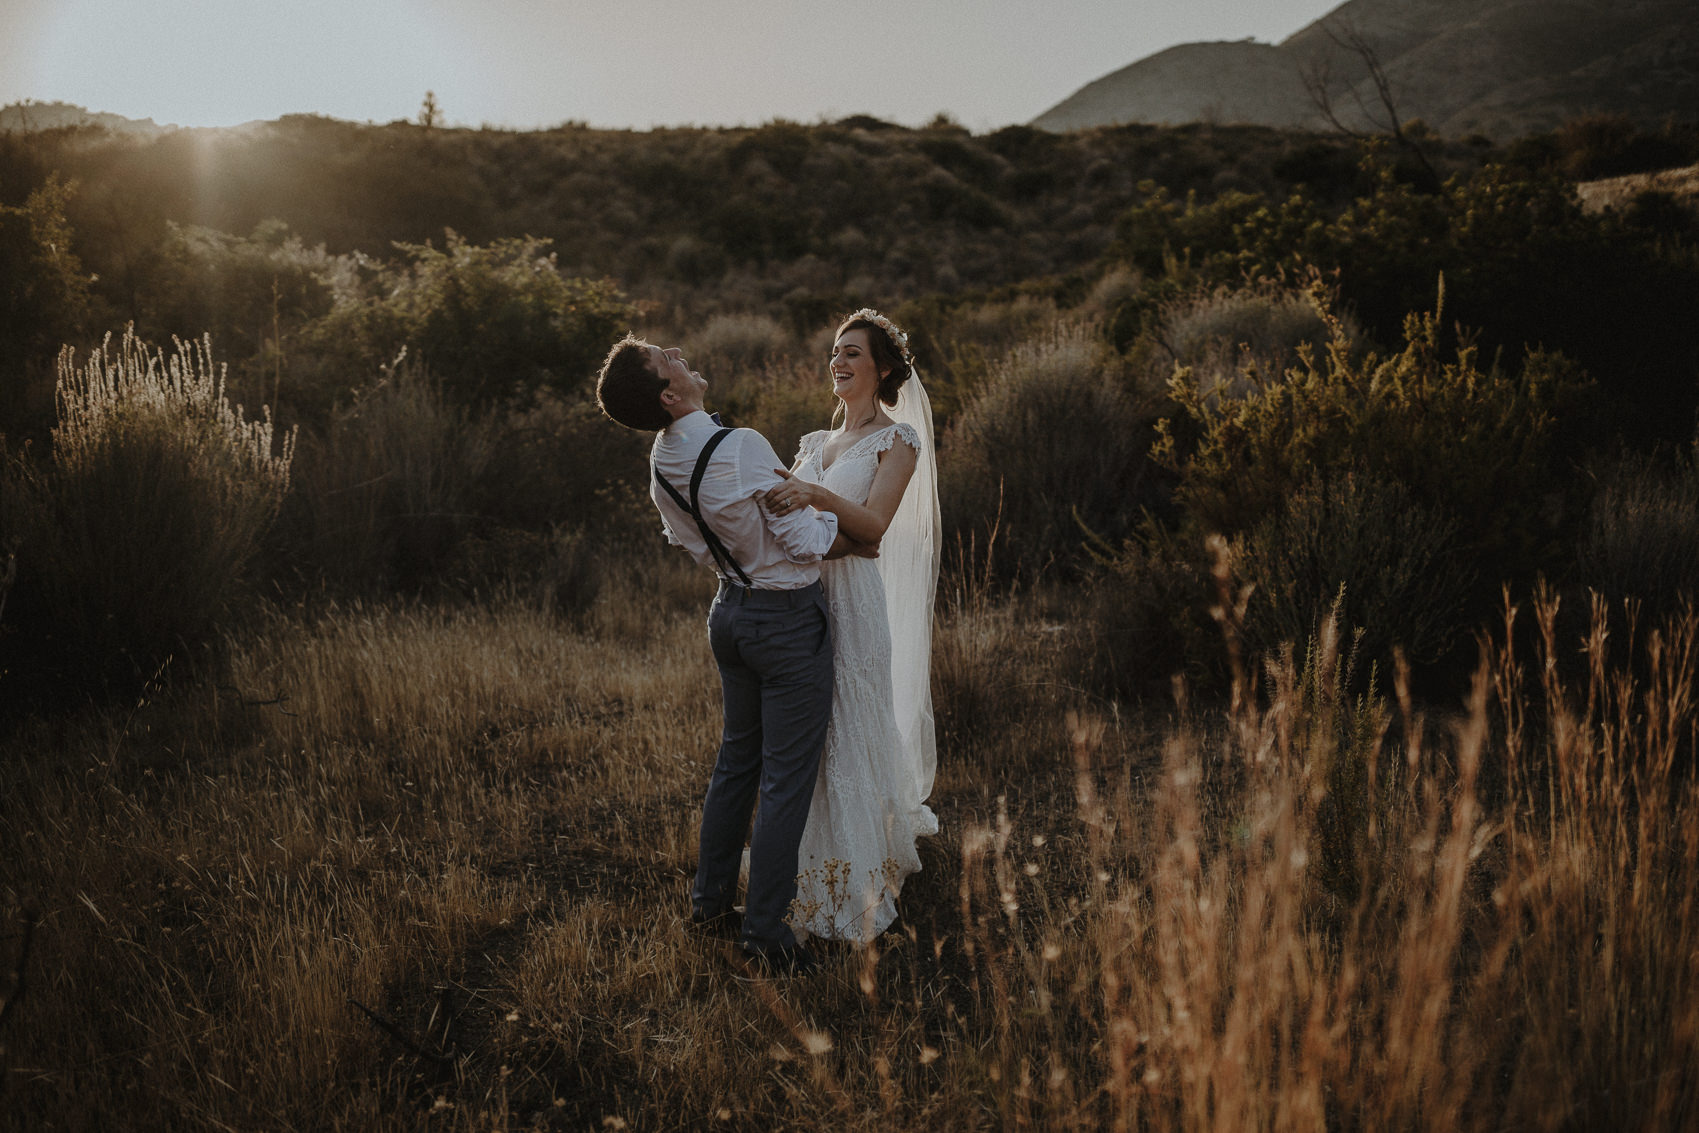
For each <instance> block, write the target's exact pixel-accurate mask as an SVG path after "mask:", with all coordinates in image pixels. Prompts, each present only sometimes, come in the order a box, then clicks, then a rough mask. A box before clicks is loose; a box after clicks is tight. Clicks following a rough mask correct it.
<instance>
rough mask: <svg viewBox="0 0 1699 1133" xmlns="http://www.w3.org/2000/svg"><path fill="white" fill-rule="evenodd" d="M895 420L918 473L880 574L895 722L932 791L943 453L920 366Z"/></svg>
mask: <svg viewBox="0 0 1699 1133" xmlns="http://www.w3.org/2000/svg"><path fill="white" fill-rule="evenodd" d="M890 414H891V417H892V419H893V420H895V421H898V422H900V423H906V424H909V425H912V426H913V427H914V431H915V432H916V433H918V434H920V459H919V460H918V461H917V462H916V463H915V468H914V476H913V477H912V478H911V479H910V480H909V483H908V489H907V490H906V491H905V492H903V499H902V502H901V503H900V504H898V505H897V511H896V514H895V515H893V516H892V517H891V523H890V526H889V527H887V528H886V530H885V538H884V539H883V540H882V541H881V542H880V544H879V557H878V558H877V559H875V560H874V561H875V562H877V563H878V564H879V577H880V580H881V581H882V582H883V583H884V585H885V610H886V613H887V615H888V617H889V618H890V622H891V686H892V694H893V705H894V707H895V709H896V716H897V728H898V730H899V731H900V732H901V734H902V740H903V750H904V752H905V753H906V754H907V755H908V757H909V758H908V760H907V761H906V762H907V765H908V766H909V767H910V768H911V769H912V770H913V772H914V776H915V787H916V789H917V791H918V794H917V795H916V796H915V798H914V799H913V800H912V801H913V804H914V806H915V807H917V808H918V807H919V805H920V803H922V802H924V801H925V800H926V798H927V797H928V796H929V795H931V794H932V780H933V778H934V776H935V775H936V773H937V770H938V739H937V734H936V732H935V730H934V727H933V721H932V606H933V602H934V600H935V598H936V597H937V592H938V559H939V555H940V554H941V553H942V550H943V526H942V523H941V520H940V517H939V514H938V456H937V450H936V448H935V446H934V444H933V436H932V402H931V400H930V399H929V398H928V397H927V396H926V389H925V387H923V386H922V385H921V384H920V374H919V372H918V371H917V372H915V373H914V375H913V376H912V377H910V378H909V380H908V381H906V382H904V383H903V384H902V387H901V388H900V389H899V390H898V391H897V404H896V406H895V407H894V408H892V409H891V411H890Z"/></svg>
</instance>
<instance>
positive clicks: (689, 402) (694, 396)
mask: <svg viewBox="0 0 1699 1133" xmlns="http://www.w3.org/2000/svg"><path fill="white" fill-rule="evenodd" d="M649 364H650V365H651V366H653V367H654V368H655V376H656V377H658V378H660V379H661V380H662V381H664V382H666V383H667V388H666V389H664V390H662V391H661V402H662V404H664V405H666V406H667V407H668V408H669V409H670V408H672V407H674V406H687V407H693V408H696V409H700V408H701V407H702V395H703V394H704V393H705V392H706V391H707V389H708V380H707V379H706V378H704V377H703V376H702V375H701V374H699V373H697V372H696V371H695V370H692V369H691V368H690V363H688V362H686V361H685V360H684V355H683V354H682V353H681V352H680V351H679V348H678V347H676V346H669V347H667V348H666V349H664V350H663V349H662V348H661V347H659V346H651V347H649Z"/></svg>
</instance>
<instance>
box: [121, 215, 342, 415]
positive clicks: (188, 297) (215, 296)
mask: <svg viewBox="0 0 1699 1133" xmlns="http://www.w3.org/2000/svg"><path fill="white" fill-rule="evenodd" d="M343 268H344V265H342V264H339V263H337V262H336V260H335V258H334V257H332V256H330V255H328V254H327V253H326V252H325V250H324V247H323V246H322V245H320V246H319V247H317V248H308V247H306V246H305V245H304V244H303V243H302V242H301V240H300V238H299V237H296V236H292V235H291V234H290V233H289V229H288V226H287V225H285V224H283V222H281V221H276V220H272V221H266V222H265V223H263V224H261V225H259V226H258V227H257V228H256V229H255V230H254V232H253V234H252V235H251V236H248V237H239V236H230V235H227V234H225V233H223V232H217V231H214V230H212V229H209V228H201V227H198V226H195V225H179V224H172V225H170V226H169V227H168V234H167V237H166V240H165V242H164V244H163V247H162V249H161V262H160V263H159V264H158V265H157V274H156V276H155V277H154V278H153V279H152V280H151V281H150V286H149V287H148V289H147V291H146V292H145V293H143V294H142V295H141V296H140V301H141V304H142V305H143V311H142V313H141V321H142V322H143V324H144V330H145V331H147V332H151V333H157V334H160V335H166V334H172V335H182V334H187V333H190V331H191V328H194V329H199V330H204V332H205V333H208V334H210V335H212V337H213V340H214V341H216V342H218V343H219V344H220V346H221V347H222V349H223V350H224V351H225V353H226V354H227V355H230V356H232V357H234V358H235V359H238V360H239V361H238V362H237V363H236V364H235V366H234V367H233V368H234V369H235V370H236V371H237V372H238V373H240V374H243V376H244V377H246V378H249V379H257V378H259V377H260V375H262V374H264V375H265V377H266V378H268V379H271V378H273V377H274V375H276V374H278V373H279V372H280V369H281V367H282V364H283V360H282V358H281V356H280V353H281V352H282V351H283V348H284V343H285V342H286V341H289V340H291V339H292V338H293V337H294V335H295V334H296V333H298V332H299V331H300V329H301V328H302V327H303V326H305V325H306V324H308V323H310V322H312V321H313V320H315V319H320V318H323V317H324V316H325V315H327V314H329V312H330V309H331V297H332V286H331V283H330V282H329V281H330V280H331V279H333V278H335V276H336V275H337V274H338V272H339V271H340V270H343ZM250 384H254V383H253V382H251V381H250ZM261 384H263V385H264V386H270V385H271V381H270V380H267V381H264V382H263V383H261ZM279 384H281V383H279Z"/></svg>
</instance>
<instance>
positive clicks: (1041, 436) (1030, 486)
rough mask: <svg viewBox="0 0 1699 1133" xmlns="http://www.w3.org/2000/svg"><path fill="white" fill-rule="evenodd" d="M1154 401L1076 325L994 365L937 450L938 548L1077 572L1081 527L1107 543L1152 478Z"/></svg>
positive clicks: (1013, 567) (1017, 565) (1014, 565)
mask: <svg viewBox="0 0 1699 1133" xmlns="http://www.w3.org/2000/svg"><path fill="white" fill-rule="evenodd" d="M1158 404H1159V403H1158V399H1157V398H1156V397H1155V395H1153V394H1151V393H1148V392H1144V391H1140V390H1137V389H1135V388H1132V387H1131V386H1130V384H1129V383H1128V381H1127V380H1126V378H1125V375H1124V374H1123V372H1122V367H1121V364H1120V362H1119V361H1118V360H1117V359H1116V358H1115V357H1114V355H1113V354H1112V353H1110V352H1109V351H1107V350H1106V349H1105V348H1104V347H1103V346H1102V345H1101V344H1100V343H1099V341H1098V339H1097V336H1096V335H1095V333H1093V331H1091V330H1090V329H1089V328H1087V327H1085V326H1081V325H1078V324H1074V325H1064V326H1061V327H1058V328H1056V329H1055V330H1054V331H1053V332H1052V333H1051V334H1050V335H1049V336H1048V337H1045V338H1041V339H1038V340H1036V341H1033V342H1029V343H1027V344H1025V345H1023V346H1019V347H1017V348H1015V349H1014V350H1012V351H1010V353H1009V354H1008V355H1007V356H1005V357H1004V358H1002V359H1001V360H1000V361H998V362H997V363H995V364H994V365H993V366H992V368H991V371H990V373H989V374H988V375H987V377H986V379H985V381H984V384H983V385H982V386H981V387H980V388H979V389H978V390H977V391H976V392H975V394H974V395H973V397H972V399H971V400H969V402H968V403H967V405H966V406H965V408H963V410H962V412H961V414H960V415H959V416H958V417H957V418H956V419H955V421H954V422H952V423H951V425H950V427H949V429H948V430H947V432H946V434H945V436H944V438H943V441H942V443H941V445H940V455H939V470H938V474H939V497H940V503H941V505H942V507H943V512H944V524H945V532H944V537H945V542H946V543H947V544H950V543H958V542H959V543H961V544H963V545H969V544H972V545H977V546H980V547H985V546H989V545H991V543H992V542H993V538H992V536H993V533H994V532H995V533H996V538H995V541H996V543H997V545H998V547H999V550H1000V554H1001V555H1002V558H1001V560H1000V565H1001V566H1002V567H1003V568H1004V569H1006V570H1008V571H1011V572H1013V573H1015V574H1022V575H1031V574H1034V573H1036V572H1038V571H1041V570H1043V569H1045V568H1046V567H1048V566H1050V565H1051V564H1053V563H1061V564H1064V565H1069V564H1073V565H1077V564H1078V563H1079V561H1080V560H1081V559H1082V558H1083V555H1082V554H1081V552H1082V549H1083V544H1084V541H1085V537H1084V533H1083V532H1082V530H1081V525H1082V524H1083V525H1084V526H1085V527H1086V528H1088V529H1089V530H1091V531H1093V532H1095V533H1096V534H1097V535H1098V536H1099V537H1100V538H1103V539H1105V540H1109V541H1116V540H1119V539H1120V538H1121V536H1122V535H1124V534H1125V533H1126V532H1127V531H1128V530H1129V528H1130V524H1131V520H1132V517H1134V516H1136V515H1137V514H1138V508H1139V506H1140V505H1141V504H1143V503H1147V502H1149V493H1150V491H1151V489H1152V487H1153V481H1152V478H1151V476H1150V475H1149V473H1150V471H1151V469H1150V466H1149V462H1148V461H1147V458H1146V456H1147V453H1148V451H1149V448H1150V444H1151V442H1152V441H1153V440H1154V439H1155V436H1156V433H1155V424H1156V418H1157V405H1158Z"/></svg>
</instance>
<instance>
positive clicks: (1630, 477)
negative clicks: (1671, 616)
mask: <svg viewBox="0 0 1699 1133" xmlns="http://www.w3.org/2000/svg"><path fill="white" fill-rule="evenodd" d="M1575 565H1576V576H1577V581H1579V582H1581V583H1582V584H1583V585H1585V586H1588V587H1590V588H1592V589H1593V590H1596V591H1598V592H1599V593H1600V594H1603V595H1605V596H1606V597H1607V598H1612V599H1620V598H1627V597H1634V598H1638V599H1640V600H1641V601H1643V602H1645V603H1646V604H1647V605H1648V606H1649V607H1650V608H1651V609H1653V610H1658V611H1668V610H1671V609H1673V607H1674V605H1675V603H1676V602H1677V601H1679V599H1680V597H1681V596H1682V595H1686V596H1687V597H1689V598H1699V459H1696V455H1695V454H1693V453H1689V454H1688V455H1687V456H1686V457H1685V458H1682V459H1680V460H1677V461H1674V462H1669V463H1659V462H1658V461H1656V460H1654V459H1651V458H1648V457H1634V456H1631V457H1628V458H1625V459H1624V460H1623V461H1622V462H1621V463H1619V464H1618V465H1617V466H1616V467H1614V468H1612V469H1611V470H1610V471H1609V472H1608V473H1607V474H1606V476H1605V479H1604V482H1603V483H1602V484H1601V485H1600V487H1599V490H1598V492H1597V494H1596V495H1595V496H1594V497H1593V501H1592V505H1591V506H1590V507H1589V508H1588V511H1587V519H1586V522H1585V523H1584V525H1583V526H1582V530H1581V538H1580V540H1579V541H1578V543H1577V546H1576V549H1575Z"/></svg>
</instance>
